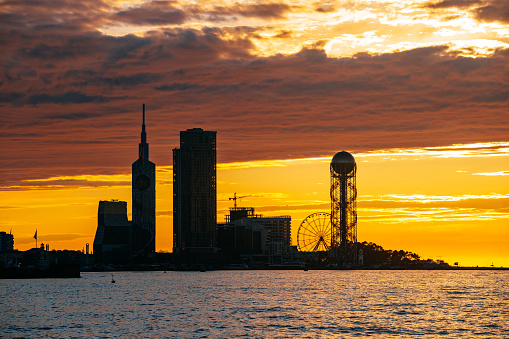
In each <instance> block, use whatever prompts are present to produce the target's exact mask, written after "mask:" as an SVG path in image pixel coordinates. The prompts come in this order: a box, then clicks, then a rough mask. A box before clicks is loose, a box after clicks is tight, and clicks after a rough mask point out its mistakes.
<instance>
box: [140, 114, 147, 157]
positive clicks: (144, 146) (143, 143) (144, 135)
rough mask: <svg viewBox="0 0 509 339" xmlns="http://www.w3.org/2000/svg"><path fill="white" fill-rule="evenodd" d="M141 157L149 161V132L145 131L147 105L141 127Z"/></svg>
mask: <svg viewBox="0 0 509 339" xmlns="http://www.w3.org/2000/svg"><path fill="white" fill-rule="evenodd" d="M139 157H140V158H142V159H147V160H148V144H147V132H146V131H145V104H143V123H142V125H141V142H140V146H139Z"/></svg>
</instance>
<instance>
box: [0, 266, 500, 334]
mask: <svg viewBox="0 0 509 339" xmlns="http://www.w3.org/2000/svg"><path fill="white" fill-rule="evenodd" d="M113 278H114V280H115V283H112V282H111V281H112V274H111V273H106V272H104V273H81V278H80V279H34V280H0V287H1V292H0V311H1V312H0V337H5V338H242V337H244V338H351V337H380V338H415V337H421V338H440V337H443V338H459V337H462V338H468V337H481V338H482V337H485V338H508V337H509V302H508V298H509V272H508V271H208V272H173V271H168V272H114V273H113Z"/></svg>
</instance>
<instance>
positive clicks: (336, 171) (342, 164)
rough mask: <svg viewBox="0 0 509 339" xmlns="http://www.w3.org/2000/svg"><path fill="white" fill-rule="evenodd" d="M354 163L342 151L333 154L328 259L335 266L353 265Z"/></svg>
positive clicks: (354, 230)
mask: <svg viewBox="0 0 509 339" xmlns="http://www.w3.org/2000/svg"><path fill="white" fill-rule="evenodd" d="M356 172H357V164H356V163H355V159H354V157H353V156H352V155H351V154H350V153H348V152H345V151H342V152H339V153H336V155H334V157H333V158H332V161H331V164H330V176H331V188H330V195H331V225H332V239H331V250H330V254H331V257H332V258H331V259H332V260H333V261H334V262H336V263H339V264H353V263H356V262H357V251H356V242H357V203H356V200H357V185H356Z"/></svg>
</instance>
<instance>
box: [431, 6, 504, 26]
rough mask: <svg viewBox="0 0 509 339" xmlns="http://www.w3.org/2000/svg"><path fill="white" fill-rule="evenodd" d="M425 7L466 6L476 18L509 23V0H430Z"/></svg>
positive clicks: (439, 8)
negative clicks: (433, 0) (432, 0)
mask: <svg viewBox="0 0 509 339" xmlns="http://www.w3.org/2000/svg"><path fill="white" fill-rule="evenodd" d="M423 7H425V8H431V9H437V10H441V9H449V8H460V9H464V8H466V9H469V11H470V12H471V13H472V14H473V16H474V17H475V19H476V20H479V21H487V22H492V21H498V22H502V23H509V1H507V0H442V1H438V2H428V3H426V4H425V5H424V6H423ZM452 18H454V17H452ZM449 19H451V18H449ZM446 20H447V18H446Z"/></svg>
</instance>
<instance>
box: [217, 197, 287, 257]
mask: <svg viewBox="0 0 509 339" xmlns="http://www.w3.org/2000/svg"><path fill="white" fill-rule="evenodd" d="M291 222H292V218H291V217H290V216H288V215H286V216H268V217H265V216H263V215H262V214H255V213H254V208H252V207H235V208H230V215H229V216H226V223H223V224H218V244H219V247H220V248H221V249H223V250H226V249H235V250H236V252H237V253H238V254H239V255H240V257H241V258H243V259H244V262H245V263H250V264H260V263H264V264H281V263H284V262H287V261H291V260H292V253H291V252H292V251H291V250H292V248H291V245H292V243H291Z"/></svg>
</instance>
